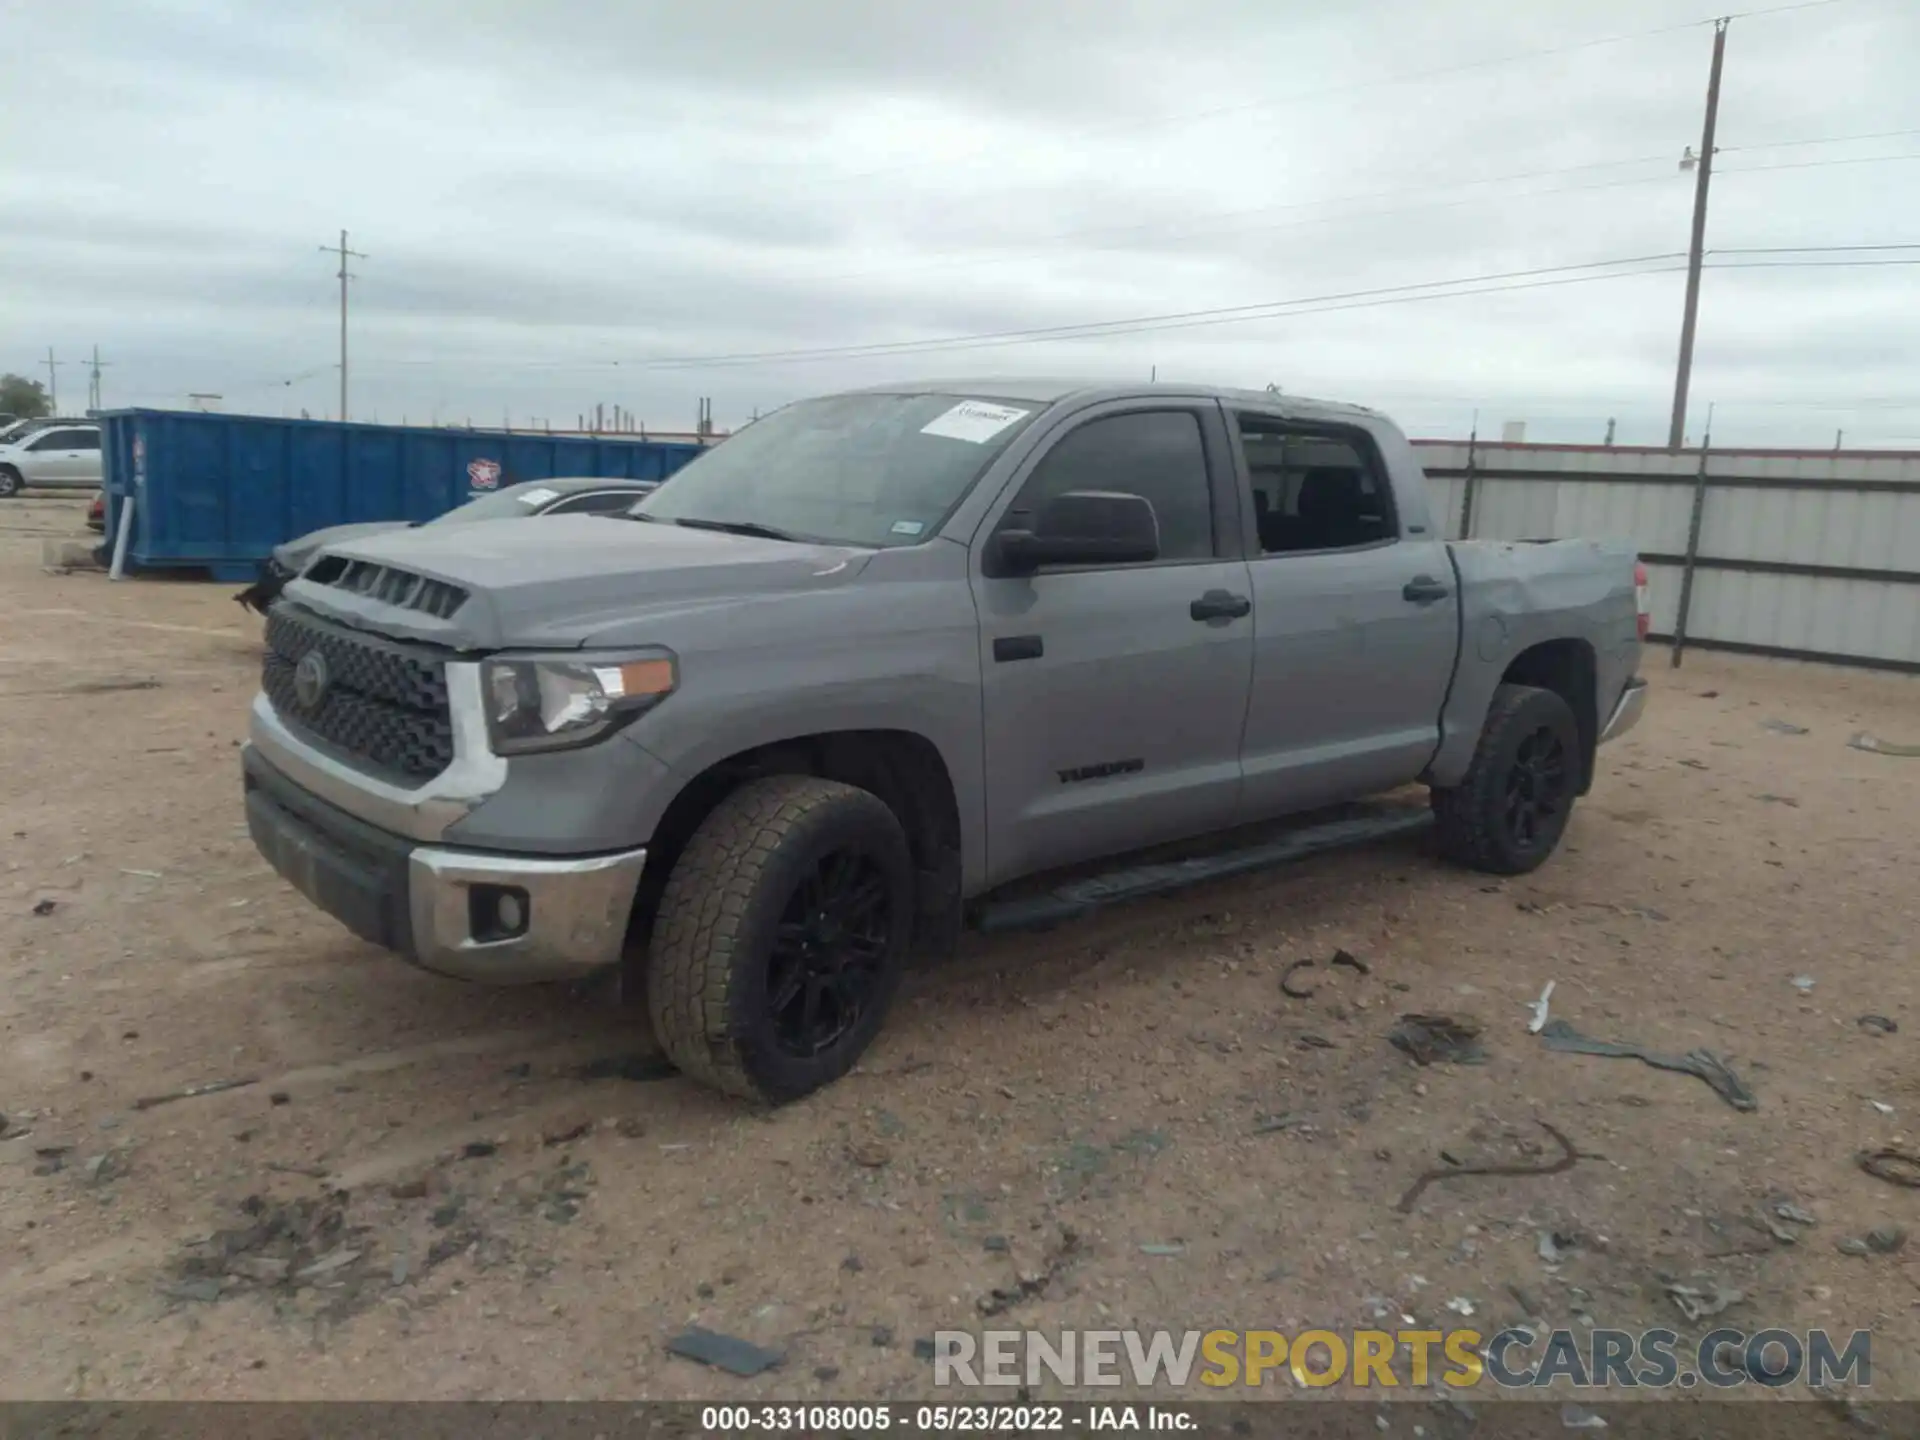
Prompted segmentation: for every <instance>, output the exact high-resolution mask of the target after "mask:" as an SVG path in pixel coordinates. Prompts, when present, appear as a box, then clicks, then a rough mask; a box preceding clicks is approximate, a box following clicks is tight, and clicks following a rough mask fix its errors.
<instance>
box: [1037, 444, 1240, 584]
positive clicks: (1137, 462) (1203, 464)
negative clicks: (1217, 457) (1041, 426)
mask: <svg viewBox="0 0 1920 1440" xmlns="http://www.w3.org/2000/svg"><path fill="white" fill-rule="evenodd" d="M1069 490H1106V491H1117V492H1119V493H1121V494H1125V495H1138V496H1140V497H1141V498H1142V499H1144V500H1146V501H1147V502H1148V503H1149V504H1150V505H1152V506H1153V513H1154V517H1155V518H1156V519H1157V520H1158V521H1159V522H1160V558H1161V559H1162V560H1203V559H1211V558H1212V556H1213V553H1214V550H1213V496H1212V493H1211V491H1210V489H1209V488H1208V484H1207V451H1206V446H1205V445H1204V444H1203V443H1202V441H1201V439H1200V421H1199V418H1198V417H1197V416H1195V415H1194V414H1193V413H1192V412H1191V411H1187V410H1149V411H1141V412H1138V413H1135V414H1131V415H1109V416H1107V417H1106V418H1104V419H1100V420H1089V421H1088V422H1087V423H1086V424H1084V425H1082V426H1080V427H1079V428H1078V429H1077V430H1074V431H1072V432H1070V433H1069V434H1068V435H1067V436H1066V437H1065V438H1064V439H1062V440H1061V441H1060V442H1059V443H1058V444H1057V445H1055V446H1054V447H1053V449H1051V450H1049V451H1048V452H1047V454H1046V458H1044V459H1043V460H1041V462H1040V464H1039V466H1038V467H1037V468H1036V469H1035V470H1034V472H1033V474H1032V475H1030V476H1028V477H1027V483H1026V484H1025V485H1024V486H1022V487H1021V490H1020V494H1019V497H1018V498H1017V499H1015V501H1014V502H1013V505H1012V508H1010V509H1009V510H1008V511H1007V514H1006V518H1005V519H1004V520H1002V521H1001V524H1002V525H1003V526H1024V525H1028V524H1031V523H1032V520H1033V516H1034V515H1035V514H1036V513H1037V512H1038V511H1039V509H1040V507H1041V506H1042V505H1044V504H1046V502H1047V501H1048V500H1050V499H1052V498H1053V497H1054V496H1056V495H1064V494H1066V493H1067V492H1068V491H1069Z"/></svg>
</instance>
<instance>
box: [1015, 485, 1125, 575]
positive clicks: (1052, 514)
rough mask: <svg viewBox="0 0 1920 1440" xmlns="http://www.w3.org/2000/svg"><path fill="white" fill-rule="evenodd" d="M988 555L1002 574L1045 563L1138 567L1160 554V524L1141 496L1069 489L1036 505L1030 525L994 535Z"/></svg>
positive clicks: (1027, 571) (1023, 572)
mask: <svg viewBox="0 0 1920 1440" xmlns="http://www.w3.org/2000/svg"><path fill="white" fill-rule="evenodd" d="M990 558H991V559H992V561H993V562H994V568H995V570H996V571H997V572H998V573H1001V574H1005V575H1031V574H1033V573H1034V571H1036V570H1038V569H1040V568H1041V567H1042V566H1044V565H1138V564H1142V563H1144V562H1146V561H1149V560H1157V559H1159V558H1160V522H1159V520H1158V518H1157V517H1156V516H1155V515H1154V513H1153V505H1152V503H1151V502H1150V501H1148V500H1147V499H1146V498H1145V497H1143V496H1140V495H1122V494H1119V493H1117V492H1113V491H1107V490H1069V491H1068V492H1067V493H1066V494H1064V495H1056V496H1054V497H1053V499H1051V500H1049V501H1048V502H1047V503H1046V504H1045V505H1043V506H1041V508H1040V513H1039V515H1038V516H1036V517H1035V518H1034V521H1033V527H1032V528H1031V529H1025V528H1008V529H1005V530H1001V531H999V532H998V533H996V534H995V535H994V537H993V549H992V551H991V552H990Z"/></svg>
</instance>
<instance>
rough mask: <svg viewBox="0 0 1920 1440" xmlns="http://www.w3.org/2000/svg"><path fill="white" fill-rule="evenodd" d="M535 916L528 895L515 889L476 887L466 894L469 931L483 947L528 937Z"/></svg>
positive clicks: (505, 886)
mask: <svg viewBox="0 0 1920 1440" xmlns="http://www.w3.org/2000/svg"><path fill="white" fill-rule="evenodd" d="M532 912H533V902H532V900H530V899H529V898H528V896H527V892H526V891H524V890H521V889H519V888H517V887H514V886H507V885H475V886H473V887H472V888H471V889H469V890H468V891H467V924H468V930H469V933H470V934H471V935H472V936H473V938H474V939H475V940H476V941H478V942H479V943H480V944H482V945H486V944H491V943H493V942H495V941H499V940H512V939H515V938H517V937H518V936H521V935H524V934H526V932H527V921H528V920H529V918H530V917H531V915H532Z"/></svg>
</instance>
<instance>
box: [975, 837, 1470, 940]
mask: <svg viewBox="0 0 1920 1440" xmlns="http://www.w3.org/2000/svg"><path fill="white" fill-rule="evenodd" d="M1432 823H1433V813H1432V811H1430V810H1429V809H1428V808H1427V807H1426V806H1425V805H1421V806H1419V807H1417V808H1416V807H1414V806H1411V805H1376V806H1348V807H1345V808H1344V809H1343V811H1342V812H1341V813H1340V815H1339V816H1338V817H1337V818H1334V819H1326V820H1321V821H1319V822H1317V823H1310V824H1305V825H1301V826H1299V827H1298V828H1296V829H1292V830H1288V831H1285V832H1284V833H1282V834H1280V835H1278V836H1271V837H1270V838H1266V839H1263V840H1260V841H1258V842H1256V843H1254V844H1251V845H1244V846H1241V847H1239V848H1237V849H1232V850H1222V851H1217V852H1215V853H1213V854H1209V855H1201V856H1196V857H1194V858H1192V859H1184V860H1170V861H1165V862H1162V863H1157V864H1153V863H1149V864H1141V865H1131V866H1127V867H1126V868H1124V869H1120V870H1109V871H1107V872H1106V873H1104V874H1100V875H1090V876H1086V877H1084V878H1081V879H1075V880H1071V881H1068V882H1067V883H1066V884H1063V885H1061V886H1059V887H1057V888H1056V889H1053V890H1049V891H1046V892H1044V893H1042V894H1038V895H1022V896H1017V897H1012V898H1008V899H1004V900H988V901H986V902H984V903H982V904H981V905H980V906H979V908H978V909H976V910H975V912H974V915H973V928H974V929H976V930H979V931H981V932H982V933H984V934H988V935H992V934H997V933H999V932H1001V931H1006V930H1028V929H1035V928H1040V927H1044V926H1049V925H1058V924H1061V923H1063V922H1065V921H1068V920H1077V919H1079V918H1080V917H1081V916H1083V915H1089V914H1091V913H1092V912H1093V911H1095V910H1098V909H1099V908H1100V907H1102V906H1103V905H1113V904H1117V903H1119V902H1121V901H1124V900H1138V899H1140V898H1141V897H1143V896H1147V895H1164V894H1167V893H1169V892H1170V891H1174V890H1183V889H1185V888H1187V887H1188V886H1190V885H1198V884H1201V883H1203V882H1205V881H1208V880H1221V879H1225V878H1226V877H1228V876H1230V875H1245V874H1247V873H1249V872H1251V871H1254V870H1267V869H1271V868H1273V867H1274V866H1276V865H1284V864H1286V863H1287V862H1289V861H1292V860H1304V859H1305V858H1306V857H1308V856H1309V855H1320V854H1324V853H1325V852H1327V851H1329V850H1344V849H1347V848H1349V847H1351V846H1355V845H1364V844H1368V843H1371V842H1372V841H1375V840H1385V839H1388V838H1391V837H1393V836H1399V835H1411V834H1414V833H1415V832H1417V831H1420V830H1424V829H1426V828H1427V827H1428V826H1429V825H1431V824H1432Z"/></svg>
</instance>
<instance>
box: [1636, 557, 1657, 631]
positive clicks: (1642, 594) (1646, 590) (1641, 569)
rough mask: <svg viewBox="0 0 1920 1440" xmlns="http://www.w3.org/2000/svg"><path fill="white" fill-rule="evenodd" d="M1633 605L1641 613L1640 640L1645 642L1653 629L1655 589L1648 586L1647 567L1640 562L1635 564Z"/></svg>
mask: <svg viewBox="0 0 1920 1440" xmlns="http://www.w3.org/2000/svg"><path fill="white" fill-rule="evenodd" d="M1633 603H1634V607H1635V609H1637V610H1638V611H1639V612H1640V613H1639V626H1640V638H1641V639H1642V640H1644V639H1646V638H1647V632H1648V631H1650V630H1651V629H1653V588H1652V587H1651V586H1650V585H1648V584H1647V567H1646V565H1645V564H1644V563H1642V562H1641V561H1639V560H1636V561H1634V562H1633Z"/></svg>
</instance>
